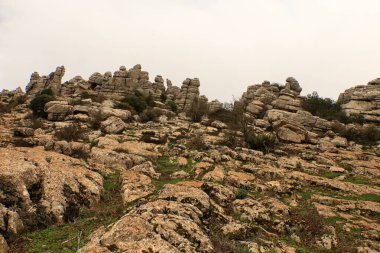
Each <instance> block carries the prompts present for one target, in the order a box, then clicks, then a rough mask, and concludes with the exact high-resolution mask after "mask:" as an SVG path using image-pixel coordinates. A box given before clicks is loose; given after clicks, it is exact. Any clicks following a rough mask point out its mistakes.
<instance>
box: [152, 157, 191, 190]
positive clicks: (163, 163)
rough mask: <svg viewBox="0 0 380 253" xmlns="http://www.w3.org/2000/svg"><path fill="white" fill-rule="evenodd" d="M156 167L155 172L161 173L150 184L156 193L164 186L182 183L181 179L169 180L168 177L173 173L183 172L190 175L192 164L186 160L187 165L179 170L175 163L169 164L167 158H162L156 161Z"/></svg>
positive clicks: (189, 160)
mask: <svg viewBox="0 0 380 253" xmlns="http://www.w3.org/2000/svg"><path fill="white" fill-rule="evenodd" d="M156 165H157V167H156V172H158V173H161V176H160V178H159V179H152V183H153V184H154V186H155V187H156V192H158V191H159V190H161V189H162V188H163V187H164V185H165V184H177V183H178V182H180V181H182V180H181V179H172V178H170V175H171V174H173V173H174V172H177V171H180V170H183V171H185V172H187V173H192V168H193V166H194V163H193V161H192V160H191V159H188V160H187V165H186V166H184V167H182V168H181V167H180V166H179V165H178V164H177V163H174V162H171V161H170V160H169V158H168V157H166V156H162V157H160V158H158V159H157V162H156Z"/></svg>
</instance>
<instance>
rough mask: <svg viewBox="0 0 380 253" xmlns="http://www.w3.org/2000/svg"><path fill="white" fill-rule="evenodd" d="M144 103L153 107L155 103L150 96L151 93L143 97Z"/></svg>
mask: <svg viewBox="0 0 380 253" xmlns="http://www.w3.org/2000/svg"><path fill="white" fill-rule="evenodd" d="M145 103H146V105H147V106H150V107H154V106H155V105H156V103H155V102H154V99H153V97H152V94H149V95H148V96H147V97H146V98H145Z"/></svg>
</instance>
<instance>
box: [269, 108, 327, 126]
mask: <svg viewBox="0 0 380 253" xmlns="http://www.w3.org/2000/svg"><path fill="white" fill-rule="evenodd" d="M264 119H266V120H268V121H269V122H272V123H274V122H276V121H285V122H293V123H295V124H297V125H301V126H303V127H305V128H306V129H307V130H308V131H316V132H326V131H328V130H331V122H329V121H328V120H325V119H322V118H319V117H317V116H313V115H312V114H311V113H309V112H306V111H297V112H295V113H292V112H287V111H282V110H278V109H272V110H269V111H267V112H266V114H265V117H264Z"/></svg>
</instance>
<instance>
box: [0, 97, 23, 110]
mask: <svg viewBox="0 0 380 253" xmlns="http://www.w3.org/2000/svg"><path fill="white" fill-rule="evenodd" d="M25 101H26V96H24V95H22V96H17V97H15V98H13V99H12V100H11V101H10V102H9V103H8V104H3V103H0V113H10V112H11V111H12V109H13V108H15V107H16V106H18V105H21V104H23V103H25Z"/></svg>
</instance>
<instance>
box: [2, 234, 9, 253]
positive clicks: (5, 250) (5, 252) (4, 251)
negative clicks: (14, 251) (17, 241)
mask: <svg viewBox="0 0 380 253" xmlns="http://www.w3.org/2000/svg"><path fill="white" fill-rule="evenodd" d="M8 250H9V247H8V244H7V242H6V241H5V239H4V237H3V236H2V235H0V253H8Z"/></svg>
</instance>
